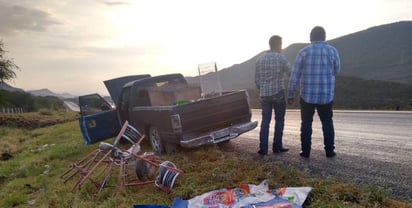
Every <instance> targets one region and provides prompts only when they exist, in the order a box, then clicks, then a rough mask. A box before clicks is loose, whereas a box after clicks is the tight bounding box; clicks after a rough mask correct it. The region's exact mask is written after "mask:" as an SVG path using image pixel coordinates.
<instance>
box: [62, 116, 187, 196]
mask: <svg viewBox="0 0 412 208" xmlns="http://www.w3.org/2000/svg"><path fill="white" fill-rule="evenodd" d="M144 137H145V136H144V135H143V134H141V133H140V132H139V131H138V130H137V129H136V128H134V127H133V126H131V125H130V124H129V123H128V121H125V122H124V124H123V126H122V128H121V130H120V132H119V134H118V135H117V136H116V138H115V140H114V143H113V144H109V143H106V142H101V143H100V145H99V148H98V149H97V150H95V151H93V152H91V153H90V154H88V155H86V156H85V157H84V158H82V159H81V160H79V161H78V162H74V163H71V164H70V166H69V168H68V169H67V170H66V171H65V172H64V173H63V174H62V175H61V178H62V179H63V180H64V183H67V182H68V181H69V180H71V179H74V178H77V180H76V182H75V183H74V185H73V187H72V189H71V190H72V192H74V191H75V190H78V189H80V187H81V186H82V185H83V184H84V183H85V182H86V181H90V182H91V183H92V184H93V185H94V186H95V187H96V192H97V193H98V192H100V191H102V190H103V188H105V187H117V188H124V187H128V186H139V185H145V184H150V183H154V184H155V185H156V186H157V187H159V188H160V189H161V190H163V191H164V192H166V193H170V192H171V190H172V188H173V185H174V182H175V180H176V178H177V177H178V176H179V174H181V173H182V171H181V170H179V169H178V168H176V165H175V164H173V163H172V162H170V161H162V160H161V159H160V157H159V156H157V155H155V154H154V153H152V152H145V153H144V154H140V155H139V154H138V153H139V152H140V150H141V148H140V143H141V142H142V140H143V139H144ZM120 143H122V144H120ZM124 143H126V145H129V147H128V148H127V149H123V148H121V147H120V146H125V144H124ZM116 172H117V179H114V178H113V177H112V174H116ZM113 184H115V185H113Z"/></svg>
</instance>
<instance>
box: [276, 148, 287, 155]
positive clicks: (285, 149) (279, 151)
mask: <svg viewBox="0 0 412 208" xmlns="http://www.w3.org/2000/svg"><path fill="white" fill-rule="evenodd" d="M287 151H289V149H287V148H282V149H278V150H273V153H275V154H276V153H282V152H287Z"/></svg>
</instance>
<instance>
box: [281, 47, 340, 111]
mask: <svg viewBox="0 0 412 208" xmlns="http://www.w3.org/2000/svg"><path fill="white" fill-rule="evenodd" d="M339 72H340V58H339V53H338V51H337V50H336V48H334V47H333V46H331V45H329V44H327V43H326V42H324V41H314V42H312V43H311V44H310V45H308V46H306V47H305V48H303V49H302V50H301V51H300V52H299V53H298V55H297V57H296V60H295V64H294V65H293V69H292V75H291V77H290V81H289V93H288V98H294V92H295V91H296V88H297V86H298V85H299V84H300V87H301V91H300V96H301V98H302V99H303V100H304V101H305V102H307V103H312V104H327V103H330V102H331V101H333V97H334V90H335V76H336V75H337V74H338V73H339Z"/></svg>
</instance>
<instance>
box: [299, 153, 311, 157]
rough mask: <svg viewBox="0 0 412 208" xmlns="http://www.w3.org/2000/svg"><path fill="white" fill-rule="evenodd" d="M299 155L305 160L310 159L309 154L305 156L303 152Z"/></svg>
mask: <svg viewBox="0 0 412 208" xmlns="http://www.w3.org/2000/svg"><path fill="white" fill-rule="evenodd" d="M299 155H300V156H301V157H304V158H309V154H305V153H303V152H300V153H299Z"/></svg>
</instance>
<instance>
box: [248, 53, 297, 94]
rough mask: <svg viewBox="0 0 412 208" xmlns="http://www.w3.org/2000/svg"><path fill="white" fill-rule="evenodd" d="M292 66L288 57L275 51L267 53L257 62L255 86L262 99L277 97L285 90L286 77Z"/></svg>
mask: <svg viewBox="0 0 412 208" xmlns="http://www.w3.org/2000/svg"><path fill="white" fill-rule="evenodd" d="M290 70H291V65H290V63H289V62H288V60H287V59H286V57H285V56H284V55H283V54H281V53H278V52H275V51H265V52H264V53H263V54H262V55H260V56H259V57H258V59H257V61H256V70H255V84H256V87H257V88H258V90H259V92H260V97H266V96H273V95H276V94H277V93H278V92H280V91H281V90H284V89H285V77H286V75H289V74H290Z"/></svg>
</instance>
